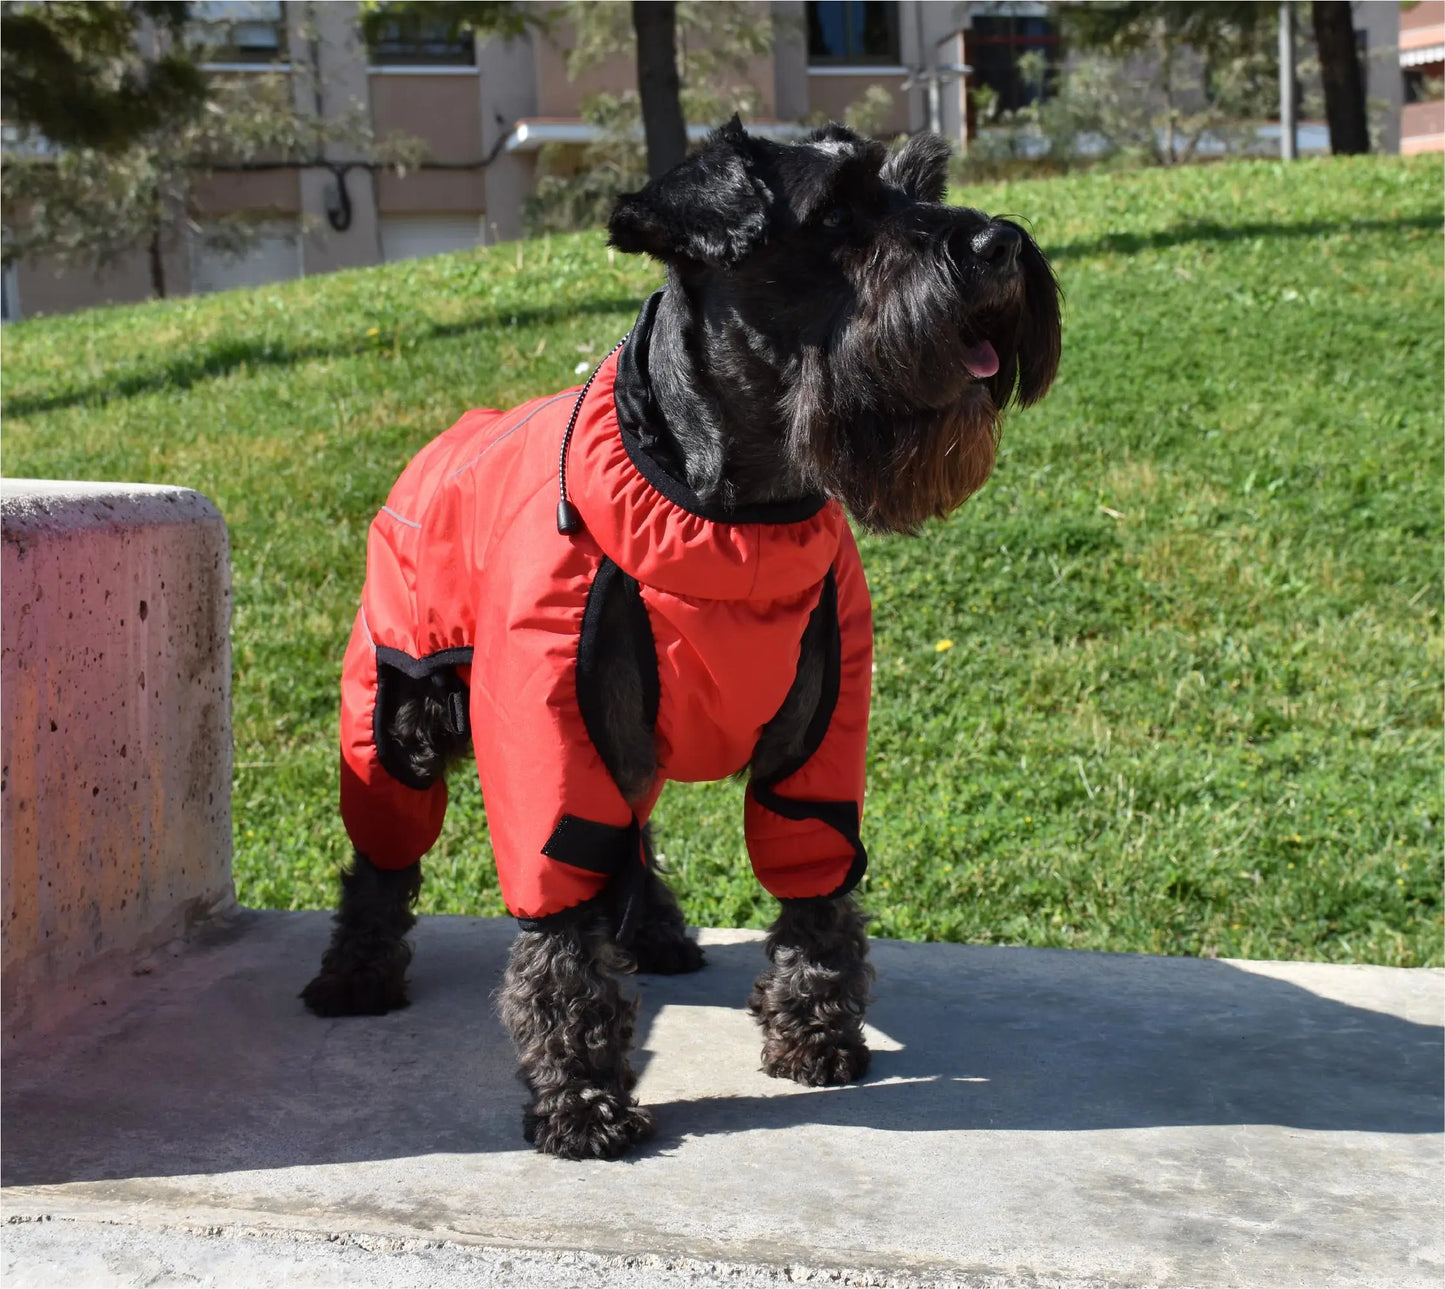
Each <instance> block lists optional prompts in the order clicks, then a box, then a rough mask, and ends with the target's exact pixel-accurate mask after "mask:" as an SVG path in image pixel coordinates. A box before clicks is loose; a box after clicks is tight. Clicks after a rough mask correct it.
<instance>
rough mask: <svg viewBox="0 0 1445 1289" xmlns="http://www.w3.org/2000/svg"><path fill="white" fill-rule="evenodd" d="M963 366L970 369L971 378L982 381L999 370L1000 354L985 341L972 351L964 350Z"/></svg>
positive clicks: (975, 346)
mask: <svg viewBox="0 0 1445 1289" xmlns="http://www.w3.org/2000/svg"><path fill="white" fill-rule="evenodd" d="M963 365H964V366H965V367H967V368H968V374H969V375H970V376H974V377H976V378H977V379H979V380H982V379H983V378H984V377H985V376H992V375H993V374H994V372H996V371H997V370H998V354H997V353H995V352H994V347H993V346H992V345H991V344H989V342H988V341H987V340H983V341H980V342H979V343H978V344H976V345H974V347H973V348H972V349H966V350H964V353H963Z"/></svg>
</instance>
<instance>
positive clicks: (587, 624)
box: [576, 555, 662, 749]
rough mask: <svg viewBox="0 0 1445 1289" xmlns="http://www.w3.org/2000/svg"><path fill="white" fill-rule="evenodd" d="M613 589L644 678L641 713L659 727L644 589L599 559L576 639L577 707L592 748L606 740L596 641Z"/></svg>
mask: <svg viewBox="0 0 1445 1289" xmlns="http://www.w3.org/2000/svg"><path fill="white" fill-rule="evenodd" d="M614 586H616V587H617V593H619V594H621V595H622V597H623V599H624V602H625V603H626V606H627V616H628V623H629V626H630V627H631V640H630V644H631V645H632V648H633V651H634V655H635V656H636V658H637V666H638V672H639V674H640V676H641V680H642V711H643V718H644V719H645V721H646V723H647V726H648V728H649V729H653V728H655V727H656V725H657V708H658V704H659V703H660V702H661V700H662V694H661V688H660V685H659V682H658V679H657V643H656V642H655V641H654V640H653V638H652V623H651V622H650V621H649V619H648V616H647V606H646V605H645V604H643V602H642V588H641V587H640V586H638V584H637V579H636V578H635V577H633V576H631V574H628V573H624V572H623V571H622V570H621V569H620V568H619V567H618V566H617V565H616V564H614V563H613V562H612V561H611V560H610V559H608V558H607V556H605V555H604V556H603V557H602V561H601V563H599V564H598V566H597V572H596V573H595V574H594V575H593V578H592V585H591V586H590V587H588V588H587V604H586V606H585V607H584V608H583V610H582V630H581V633H580V635H579V636H578V639H577V671H576V683H577V707H578V709H579V710H580V711H581V713H582V724H583V725H585V726H586V727H587V737H588V738H589V739H591V740H592V746H593V747H594V748H599V749H600V748H601V746H602V744H603V743H604V742H605V741H606V738H605V731H604V721H605V717H604V716H603V707H602V694H601V689H600V685H601V680H600V678H599V676H598V666H599V658H598V640H599V637H600V635H601V631H602V613H603V610H604V607H605V605H606V602H607V597H608V595H609V594H612V593H613V588H614Z"/></svg>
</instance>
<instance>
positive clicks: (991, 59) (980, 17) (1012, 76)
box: [965, 12, 1059, 112]
mask: <svg viewBox="0 0 1445 1289" xmlns="http://www.w3.org/2000/svg"><path fill="white" fill-rule="evenodd" d="M965 50H966V57H967V59H968V64H969V66H970V67H972V68H973V78H972V80H973V85H974V87H975V88H978V87H979V86H985V85H986V86H987V87H988V88H989V89H991V90H993V92H994V93H995V94H997V95H998V106H999V108H1000V109H1002V110H1003V111H1005V112H1016V111H1018V109H1019V108H1021V107H1027V106H1028V105H1029V104H1031V103H1037V102H1039V101H1040V100H1041V99H1045V98H1047V97H1048V96H1049V93H1050V84H1049V82H1050V80H1051V79H1052V78H1051V76H1049V75H1047V74H1046V75H1044V76H1043V77H1041V78H1040V77H1026V76H1024V75H1023V74H1021V73H1020V71H1019V58H1020V56H1021V55H1023V54H1031V53H1038V54H1042V55H1043V56H1044V61H1045V64H1046V66H1047V69H1048V71H1049V72H1052V71H1053V70H1054V69H1055V68H1056V67H1057V66H1058V61H1059V28H1058V24H1057V23H1056V22H1055V21H1054V20H1053V19H1052V18H1048V17H1043V16H1028V17H1024V16H1021V15H1019V14H1017V13H1008V12H1004V13H977V12H975V13H974V15H973V25H972V26H971V27H970V28H969V30H968V32H967V33H966V36H965Z"/></svg>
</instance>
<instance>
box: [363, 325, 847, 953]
mask: <svg viewBox="0 0 1445 1289" xmlns="http://www.w3.org/2000/svg"><path fill="white" fill-rule="evenodd" d="M656 300H657V297H654V298H653V300H651V301H649V302H648V306H647V307H646V308H645V309H644V311H643V315H642V317H641V319H639V323H638V327H637V328H636V329H634V332H633V333H632V335H631V336H630V337H629V340H628V341H627V344H626V346H625V347H624V348H623V349H622V350H620V351H619V352H614V353H613V354H612V355H611V356H610V357H609V358H608V359H607V360H606V362H604V363H603V364H602V366H601V368H600V369H599V370H598V372H597V373H596V376H595V378H594V379H593V381H592V382H591V385H590V388H588V389H587V392H586V397H585V398H584V399H583V401H582V404H581V407H580V409H579V415H578V417H577V421H576V427H575V430H574V434H573V437H572V440H571V447H570V453H569V456H568V472H567V484H568V492H569V495H570V497H571V499H572V502H573V503H574V504H575V506H576V507H577V509H578V511H579V512H580V514H581V516H582V519H583V521H584V525H585V527H584V528H583V530H582V531H581V532H580V533H576V534H573V535H570V536H564V535H562V534H560V533H559V532H558V530H557V523H556V502H557V495H558V493H557V489H558V455H559V449H560V448H561V444H562V439H563V432H564V429H565V427H566V424H567V421H568V418H569V416H570V415H571V413H572V411H573V408H574V406H576V404H577V400H578V397H579V394H578V392H577V391H576V390H569V391H567V392H565V393H562V394H557V395H553V396H551V397H549V398H539V399H534V400H533V401H532V402H529V403H524V404H523V405H522V406H521V407H517V408H513V409H512V410H511V411H508V412H498V411H492V410H477V411H471V412H468V413H467V414H466V415H464V416H463V417H462V419H461V420H460V421H458V422H457V423H456V424H455V425H454V426H453V427H452V428H451V429H450V430H448V431H447V432H446V433H445V434H443V435H441V437H440V438H437V439H435V440H433V441H432V442H431V443H430V444H428V445H427V446H426V447H425V448H423V449H422V451H421V452H420V453H419V454H418V455H417V456H416V458H415V459H414V460H413V461H412V462H411V464H410V465H408V466H407V468H406V470H405V471H404V472H403V474H402V476H401V478H400V479H399V480H398V481H397V483H396V486H395V487H394V488H393V489H392V491H391V495H390V496H389V497H388V498H387V502H386V505H385V506H383V507H382V509H381V511H380V513H379V514H378V515H377V516H376V519H375V520H374V521H373V522H372V525H371V530H370V535H369V538H368V544H367V572H366V585H365V588H364V590H363V592H362V603H361V610H360V612H359V613H358V614H357V618H356V625H355V628H354V630H353V632H352V636H351V642H350V645H349V646H348V648H347V652H346V659H345V663H344V665H343V671H342V693H341V698H342V701H341V760H342V764H341V812H342V817H343V819H344V820H345V823H346V828H347V831H348V833H349V834H350V837H351V840H352V842H353V844H354V845H355V847H356V848H357V850H359V851H360V852H361V853H362V854H364V855H365V856H366V857H367V858H368V859H370V860H371V861H372V862H373V863H374V864H376V865H378V866H379V867H382V868H403V867H407V866H409V865H411V864H414V863H416V862H417V860H419V859H420V858H421V856H422V855H424V854H425V853H426V852H427V850H429V849H430V847H431V846H432V844H433V843H434V842H435V841H436V838H437V834H438V833H439V832H440V830H441V826H442V817H443V815H444V814H445V811H446V800H447V793H446V784H445V783H444V782H443V781H440V780H438V781H437V782H435V783H432V784H429V785H419V784H408V783H407V782H405V781H404V780H405V779H406V776H407V774H408V773H409V771H407V770H406V769H405V767H404V762H402V761H401V760H400V759H399V758H398V757H396V756H394V755H388V752H389V749H388V748H387V747H386V740H387V735H386V732H385V727H384V722H383V721H382V720H381V719H379V714H380V713H381V711H382V710H383V709H384V708H385V702H384V701H382V702H378V687H379V685H381V686H384V685H385V683H386V678H387V676H388V675H389V674H392V673H391V670H390V669H395V670H399V671H401V672H405V673H407V674H409V675H412V676H423V675H426V674H427V673H429V672H430V671H432V670H433V669H436V668H439V667H451V668H455V669H456V670H457V672H458V674H459V675H460V676H461V678H462V679H463V680H464V681H467V683H469V685H470V700H469V702H470V724H471V733H472V739H473V746H474V749H475V754H476V760H477V769H478V773H479V776H480V779H481V785H482V793H483V798H484V801H485V805H486V810H487V822H488V827H489V829H490V832H491V838H492V847H493V850H494V852H495V855H496V862H497V868H498V873H499V877H500V882H501V889H502V895H503V898H504V899H505V900H506V903H507V907H508V909H509V910H511V912H512V913H513V914H514V915H515V916H517V917H518V918H521V919H523V921H524V924H527V925H532V924H535V923H536V922H537V921H539V920H541V919H545V918H547V917H550V916H552V915H554V914H558V913H561V912H563V911H565V910H568V909H571V908H575V907H576V906H578V905H581V904H583V903H586V902H588V901H590V900H593V899H595V898H597V897H599V896H600V895H602V893H603V891H604V889H605V888H606V887H607V885H608V882H609V881H610V880H611V879H612V878H613V877H614V876H616V875H617V874H618V873H619V872H621V871H622V870H623V869H624V868H626V867H627V866H628V865H636V863H637V861H638V859H639V858H641V857H642V856H643V855H644V851H643V849H642V847H641V846H640V844H639V841H638V838H639V831H638V830H639V828H640V826H641V824H643V823H645V822H646V820H647V817H648V815H649V813H650V812H651V809H652V806H653V804H654V803H655V801H656V797H657V793H658V792H659V791H660V790H661V786H662V783H663V782H664V781H665V780H667V779H679V780H684V781H697V780H704V779H719V778H724V777H726V776H727V775H730V774H733V773H736V772H737V771H738V770H740V769H742V768H743V767H744V766H746V765H747V763H748V761H749V758H750V757H751V755H752V752H753V748H754V746H755V745H756V743H757V740H758V736H759V734H760V732H761V730H762V728H763V726H764V725H765V724H766V723H767V722H768V721H769V720H770V719H771V718H772V717H773V716H774V714H775V713H776V712H777V711H778V709H779V707H780V706H781V705H782V702H783V699H784V697H785V696H786V694H787V692H788V689H789V687H790V686H791V684H792V682H793V679H794V676H795V674H796V671H797V666H798V657H799V645H800V641H801V638H802V635H803V631H804V628H805V627H806V626H807V625H808V622H809V619H810V617H811V616H812V615H813V614H814V612H815V611H816V612H819V613H823V614H824V615H825V616H826V618H829V619H831V622H829V623H828V624H827V625H828V637H829V658H828V665H827V668H826V674H825V680H824V686H823V689H824V693H823V698H822V703H821V707H820V711H819V713H818V717H817V718H816V719H815V720H814V721H813V722H812V725H811V726H810V728H809V731H808V738H807V747H806V749H805V752H804V755H803V757H801V758H800V759H799V760H798V761H797V762H796V763H795V764H794V765H792V766H789V767H786V768H785V770H784V772H783V773H782V774H780V775H778V776H775V777H774V778H773V779H772V780H771V781H770V782H768V783H760V782H758V781H756V780H754V782H752V783H751V784H750V785H749V788H748V793H747V800H746V805H745V820H744V822H745V829H746V836H747V845H748V852H749V856H750V858H751V860H752V865H753V869H754V871H755V873H756V874H757V877H758V879H759V880H760V881H761V882H762V884H763V886H764V887H766V888H767V890H768V891H770V892H771V893H772V894H774V895H776V896H778V897H779V898H783V899H790V898H800V897H808V896H825V895H837V894H842V893H843V892H845V891H847V890H850V889H851V888H852V887H853V886H854V885H855V884H856V883H857V881H858V880H859V878H860V877H861V876H862V874H863V870H864V868H865V866H866V863H867V858H866V854H865V852H864V849H863V845H862V843H861V841H860V840H859V836H858V829H859V823H860V821H861V817H862V809H863V778H864V751H865V743H866V739H867V727H868V701H869V690H870V684H871V671H872V621H871V615H870V606H869V598H868V589H867V586H866V584H865V582H864V579H863V570H862V566H861V564H860V563H859V559H858V550H857V547H856V545H855V544H854V541H853V537H852V534H851V533H850V531H849V529H848V525H847V523H846V521H845V519H844V517H843V514H842V511H841V510H840V509H839V507H838V504H837V503H836V502H834V501H828V502H826V503H825V502H823V501H822V500H821V499H818V500H816V501H810V502H807V503H804V504H801V505H793V504H789V505H786V506H782V507H760V508H758V509H757V511H755V512H752V513H748V514H745V515H739V513H738V512H732V516H730V517H729V518H727V519H717V518H709V517H707V513H706V507H705V506H703V505H702V504H701V503H699V502H698V501H697V499H696V498H695V497H694V496H693V495H692V494H691V493H690V492H689V490H688V489H687V488H686V487H685V485H683V484H681V483H680V482H679V481H677V480H676V479H674V478H673V477H672V476H671V475H670V474H667V473H666V472H665V471H664V470H663V469H662V468H661V467H660V466H659V465H658V464H657V463H656V462H655V461H653V460H652V458H651V457H649V456H648V454H647V453H646V452H645V451H644V450H643V449H642V446H641V438H640V435H641V434H644V433H646V428H647V427H646V425H645V424H644V422H645V421H646V420H647V418H648V416H649V414H650V413H649V408H650V403H649V400H648V397H647V393H646V377H645V365H644V364H645V361H646V351H645V347H646V343H647V340H648V332H649V330H650V326H651V319H652V316H653V314H654V312H655V309H656ZM651 415H655V413H651ZM619 577H620V578H622V579H623V582H624V586H625V588H626V591H627V593H628V594H629V595H630V596H631V597H632V599H633V601H634V612H633V621H634V623H635V624H636V625H637V627H638V629H639V634H640V635H642V636H650V640H648V639H642V640H641V642H640V645H641V653H640V656H641V657H642V658H644V659H645V661H646V664H647V667H648V668H649V669H650V668H651V667H652V665H653V661H654V659H655V668H656V684H655V686H653V685H651V684H650V683H645V688H646V689H647V690H648V694H647V700H648V705H649V708H650V709H653V708H655V712H656V718H655V725H654V728H655V735H656V748H657V762H658V767H659V773H658V778H657V784H656V787H655V788H654V791H653V793H652V796H651V798H650V799H649V800H648V801H646V802H644V803H642V804H641V805H640V806H639V807H638V808H637V809H636V810H634V809H633V807H632V806H630V805H628V803H627V802H626V801H625V800H624V799H623V797H622V795H621V793H620V792H619V790H618V788H617V786H616V785H615V783H614V782H613V780H612V778H611V776H610V775H609V774H608V772H607V770H606V768H605V767H604V765H603V763H602V760H601V757H600V756H599V754H598V752H597V749H596V747H595V746H594V744H593V741H592V739H591V737H589V734H588V724H587V709H588V707H589V703H588V698H589V692H588V686H589V685H590V684H591V683H592V682H591V675H592V673H591V671H590V667H589V658H590V651H591V650H592V648H593V640H594V639H595V631H596V627H597V623H598V619H599V614H598V613H597V611H596V606H597V605H598V604H599V603H600V600H601V596H600V595H599V594H598V592H599V591H600V590H601V589H602V588H603V587H605V586H606V585H607V584H608V583H610V582H611V581H612V580H613V579H616V578H619ZM589 599H591V602H592V603H593V605H594V608H593V611H592V612H591V613H589ZM638 604H640V606H641V608H640V609H638V608H637V607H636V606H637V605H638ZM643 611H645V614H644V612H643ZM650 679H651V677H650V675H645V676H644V680H645V682H650ZM388 765H390V767H391V768H388Z"/></svg>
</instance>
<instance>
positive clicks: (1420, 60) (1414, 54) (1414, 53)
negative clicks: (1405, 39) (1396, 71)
mask: <svg viewBox="0 0 1445 1289" xmlns="http://www.w3.org/2000/svg"><path fill="white" fill-rule="evenodd" d="M1426 63H1445V45H1426V46H1425V47H1424V48H1423V49H1402V50H1401V51H1400V66H1401V67H1421V66H1424V65H1425V64H1426Z"/></svg>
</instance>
